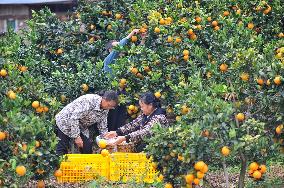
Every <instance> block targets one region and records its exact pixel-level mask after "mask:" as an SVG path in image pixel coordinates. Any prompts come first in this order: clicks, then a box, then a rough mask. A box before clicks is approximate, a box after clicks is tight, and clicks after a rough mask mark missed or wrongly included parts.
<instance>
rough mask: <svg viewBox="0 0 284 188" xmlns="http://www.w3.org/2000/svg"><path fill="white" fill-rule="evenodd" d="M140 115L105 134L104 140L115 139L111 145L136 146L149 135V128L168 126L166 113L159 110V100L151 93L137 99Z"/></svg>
mask: <svg viewBox="0 0 284 188" xmlns="http://www.w3.org/2000/svg"><path fill="white" fill-rule="evenodd" d="M139 105H140V108H141V111H142V114H141V115H139V116H138V117H137V118H136V119H135V120H133V121H132V122H130V123H127V124H126V125H124V126H122V127H120V128H119V129H117V131H110V132H108V133H106V134H105V138H106V139H109V138H114V137H117V139H116V141H115V142H114V143H113V145H117V144H120V143H122V142H124V141H126V142H133V143H134V144H135V145H136V146H138V145H141V143H142V141H143V139H144V138H146V137H149V136H150V135H151V128H152V127H153V126H154V125H155V124H160V125H161V126H168V121H167V118H166V111H165V110H164V109H162V108H161V104H160V100H159V99H157V98H156V97H155V95H154V94H153V93H149V92H147V93H145V94H143V95H142V96H141V97H140V99H139Z"/></svg>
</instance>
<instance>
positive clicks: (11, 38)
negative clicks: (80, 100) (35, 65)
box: [0, 33, 59, 186]
mask: <svg viewBox="0 0 284 188" xmlns="http://www.w3.org/2000/svg"><path fill="white" fill-rule="evenodd" d="M19 46H20V37H19V36H17V35H16V34H12V33H10V34H8V35H7V36H5V38H1V48H0V51H1V78H0V79H1V85H0V91H1V92H0V98H1V105H0V106H1V108H0V109H1V110H0V131H1V139H0V143H1V144H0V153H1V159H0V160H1V162H0V169H1V172H0V185H1V186H9V185H13V184H14V185H19V184H22V183H24V182H26V181H27V180H28V179H30V178H31V177H33V178H35V179H43V178H45V177H47V176H48V175H49V174H50V172H52V173H53V171H54V168H55V167H56V166H57V164H58V157H57V156H56V155H55V144H56V139H55V135H54V133H53V124H54V121H53V120H52V119H51V117H53V116H54V113H55V111H56V110H57V109H58V107H59V103H58V102H56V100H55V98H52V97H50V95H49V94H48V93H46V92H45V91H44V87H43V86H44V85H43V83H42V80H41V77H36V76H34V75H33V74H32V71H33V70H32V69H30V67H27V66H26V65H23V64H22V63H24V62H27V61H30V60H31V59H34V57H33V54H30V56H28V57H25V58H23V59H18V53H19V52H18V51H17V50H18V49H19Z"/></svg>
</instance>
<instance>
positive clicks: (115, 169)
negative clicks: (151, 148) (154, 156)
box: [109, 153, 157, 183]
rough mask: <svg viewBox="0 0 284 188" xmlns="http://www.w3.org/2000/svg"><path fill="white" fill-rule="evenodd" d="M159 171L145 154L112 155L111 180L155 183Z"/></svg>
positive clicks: (110, 165)
mask: <svg viewBox="0 0 284 188" xmlns="http://www.w3.org/2000/svg"><path fill="white" fill-rule="evenodd" d="M156 176H157V171H156V170H155V169H154V168H153V167H152V162H151V160H149V159H147V157H146V154H145V153H113V154H111V155H110V164H109V180H111V181H122V182H129V181H136V182H142V181H144V182H146V183H153V182H154V180H155V178H156Z"/></svg>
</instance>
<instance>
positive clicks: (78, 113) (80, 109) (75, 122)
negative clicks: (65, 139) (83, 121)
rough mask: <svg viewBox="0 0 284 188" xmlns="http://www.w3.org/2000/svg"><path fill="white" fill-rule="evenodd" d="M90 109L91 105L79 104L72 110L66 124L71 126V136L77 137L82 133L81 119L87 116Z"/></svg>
mask: <svg viewBox="0 0 284 188" xmlns="http://www.w3.org/2000/svg"><path fill="white" fill-rule="evenodd" d="M89 109H90V105H87V104H84V105H83V104H82V105H80V106H77V107H76V109H75V110H74V111H73V112H72V114H71V115H70V119H69V120H68V121H67V123H68V124H66V125H65V126H70V128H71V130H70V133H69V135H67V136H69V137H70V138H77V137H79V135H80V126H79V124H80V122H79V119H80V117H82V116H85V115H86V114H88V111H89Z"/></svg>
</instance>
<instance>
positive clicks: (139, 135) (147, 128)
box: [126, 115, 168, 143]
mask: <svg viewBox="0 0 284 188" xmlns="http://www.w3.org/2000/svg"><path fill="white" fill-rule="evenodd" d="M156 124H161V125H162V126H167V124H168V121H167V119H166V116H165V115H156V116H154V117H153V118H152V119H151V120H150V121H149V122H148V123H147V124H146V125H144V126H143V129H140V130H137V131H134V132H132V133H130V134H128V135H126V140H128V141H131V142H133V143H137V142H140V141H142V140H143V138H144V137H145V136H147V135H149V134H151V128H152V127H153V126H154V125H156Z"/></svg>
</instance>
